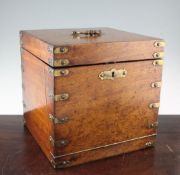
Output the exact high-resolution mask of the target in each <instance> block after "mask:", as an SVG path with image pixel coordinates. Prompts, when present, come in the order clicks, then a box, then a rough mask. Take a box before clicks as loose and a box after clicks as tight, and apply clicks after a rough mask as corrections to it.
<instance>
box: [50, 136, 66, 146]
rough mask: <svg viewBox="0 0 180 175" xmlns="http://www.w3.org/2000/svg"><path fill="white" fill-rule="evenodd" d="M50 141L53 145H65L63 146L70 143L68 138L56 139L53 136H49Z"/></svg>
mask: <svg viewBox="0 0 180 175" xmlns="http://www.w3.org/2000/svg"><path fill="white" fill-rule="evenodd" d="M49 141H50V142H51V144H52V145H53V146H56V147H63V146H66V145H67V144H69V140H67V139H61V140H58V141H55V140H54V139H53V138H52V136H50V137H49Z"/></svg>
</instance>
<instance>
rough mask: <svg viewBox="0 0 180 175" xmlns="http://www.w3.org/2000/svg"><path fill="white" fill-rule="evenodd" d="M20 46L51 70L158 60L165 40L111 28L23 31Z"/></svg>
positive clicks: (161, 55)
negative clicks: (52, 68)
mask: <svg viewBox="0 0 180 175" xmlns="http://www.w3.org/2000/svg"><path fill="white" fill-rule="evenodd" d="M20 36H21V47H22V48H24V49H26V50H27V51H29V52H31V53H32V54H33V55H35V56H36V57H38V58H39V59H41V60H42V61H44V62H45V63H47V64H49V65H50V66H52V67H66V66H77V65H92V64H100V63H113V62H122V61H135V60H146V59H159V58H162V57H163V47H164V44H165V43H164V41H163V40H162V39H159V38H154V37H149V36H143V35H139V34H135V33H129V32H125V31H120V30H117V29H112V28H90V29H89V28H88V29H87V28H78V29H48V30H27V31H21V32H20Z"/></svg>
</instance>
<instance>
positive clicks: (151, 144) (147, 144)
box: [145, 142, 155, 147]
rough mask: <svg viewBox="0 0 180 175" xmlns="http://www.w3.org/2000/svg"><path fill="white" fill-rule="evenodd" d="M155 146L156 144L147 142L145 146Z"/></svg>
mask: <svg viewBox="0 0 180 175" xmlns="http://www.w3.org/2000/svg"><path fill="white" fill-rule="evenodd" d="M154 145H155V142H146V143H145V146H146V147H152V146H154Z"/></svg>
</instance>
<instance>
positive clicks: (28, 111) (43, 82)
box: [21, 49, 54, 159]
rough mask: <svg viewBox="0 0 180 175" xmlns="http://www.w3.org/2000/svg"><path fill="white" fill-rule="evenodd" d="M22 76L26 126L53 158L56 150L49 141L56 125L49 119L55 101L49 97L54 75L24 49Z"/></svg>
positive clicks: (46, 153)
mask: <svg viewBox="0 0 180 175" xmlns="http://www.w3.org/2000/svg"><path fill="white" fill-rule="evenodd" d="M21 54H22V78H23V102H24V120H25V126H27V128H28V129H29V131H30V132H31V134H32V135H33V137H34V138H35V140H36V141H37V143H38V144H39V146H40V147H41V149H42V150H43V152H44V153H45V155H46V156H47V157H48V159H51V155H50V152H54V150H53V147H52V146H51V144H50V142H49V136H50V135H53V134H54V132H53V130H54V127H53V124H52V123H51V122H50V120H49V113H53V111H54V109H53V103H52V101H50V100H49V99H48V96H47V93H48V91H49V89H53V84H54V83H53V82H54V81H53V77H49V76H48V66H47V65H46V64H44V63H43V62H42V61H40V60H38V59H37V58H35V57H34V56H33V55H31V54H30V53H29V52H27V51H25V50H23V49H22V53H21Z"/></svg>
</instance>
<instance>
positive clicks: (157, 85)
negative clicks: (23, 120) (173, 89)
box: [151, 81, 161, 88]
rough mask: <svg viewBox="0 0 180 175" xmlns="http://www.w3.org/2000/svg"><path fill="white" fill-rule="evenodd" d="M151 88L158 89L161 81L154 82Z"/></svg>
mask: <svg viewBox="0 0 180 175" xmlns="http://www.w3.org/2000/svg"><path fill="white" fill-rule="evenodd" d="M151 87H152V88H160V87H161V81H156V82H153V83H151Z"/></svg>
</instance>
